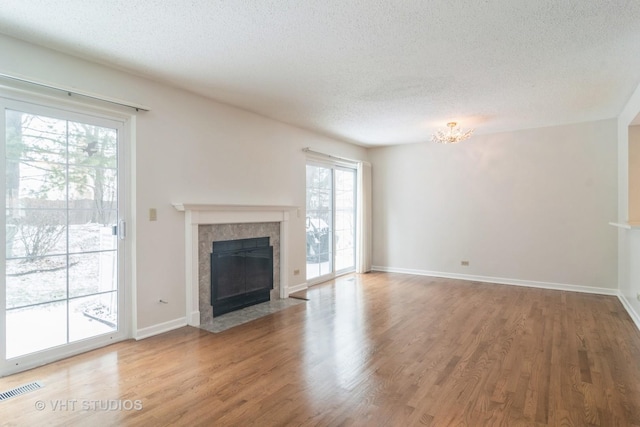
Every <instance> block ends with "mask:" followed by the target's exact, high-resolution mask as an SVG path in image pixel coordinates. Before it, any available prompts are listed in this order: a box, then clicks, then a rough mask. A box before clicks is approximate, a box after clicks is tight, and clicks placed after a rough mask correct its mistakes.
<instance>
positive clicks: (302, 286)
mask: <svg viewBox="0 0 640 427" xmlns="http://www.w3.org/2000/svg"><path fill="white" fill-rule="evenodd" d="M307 289H309V285H307V282H304V283H300V284H299V285H293V286H289V294H293V293H296V292H300V291H305V290H307Z"/></svg>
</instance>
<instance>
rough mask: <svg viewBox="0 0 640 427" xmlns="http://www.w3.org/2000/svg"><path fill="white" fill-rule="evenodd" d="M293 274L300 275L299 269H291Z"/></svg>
mask: <svg viewBox="0 0 640 427" xmlns="http://www.w3.org/2000/svg"><path fill="white" fill-rule="evenodd" d="M293 275H294V276H299V275H300V270H299V269H297V268H296V269H295V270H293Z"/></svg>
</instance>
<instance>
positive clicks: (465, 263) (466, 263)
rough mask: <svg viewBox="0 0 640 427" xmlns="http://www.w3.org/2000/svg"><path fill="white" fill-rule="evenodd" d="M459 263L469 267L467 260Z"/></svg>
mask: <svg viewBox="0 0 640 427" xmlns="http://www.w3.org/2000/svg"><path fill="white" fill-rule="evenodd" d="M460 265H462V266H464V267H469V261H460Z"/></svg>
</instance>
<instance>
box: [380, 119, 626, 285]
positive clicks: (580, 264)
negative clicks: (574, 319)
mask: <svg viewBox="0 0 640 427" xmlns="http://www.w3.org/2000/svg"><path fill="white" fill-rule="evenodd" d="M616 139H617V136H616V121H615V120H614V119H612V120H606V121H598V122H590V123H582V124H576V125H570V126H559V127H550V128H541V129H532V130H524V131H518V132H509V133H500V134H493V135H477V136H474V137H473V138H472V139H470V140H468V141H465V142H463V143H460V144H457V145H438V144H433V143H424V144H415V145H405V146H393V147H386V148H376V149H372V150H370V153H369V154H370V160H371V162H372V164H373V188H374V194H373V205H374V208H373V218H374V220H373V222H374V228H373V254H374V259H373V264H374V265H375V266H376V268H378V269H387V270H408V271H414V272H424V273H437V274H442V275H444V276H450V277H469V278H492V279H501V280H502V281H503V282H511V283H516V284H518V283H519V284H534V285H542V286H546V285H549V286H551V287H565V288H567V286H565V285H570V286H569V288H570V287H571V286H577V287H583V288H585V289H589V288H598V289H600V290H602V289H603V288H605V290H606V289H612V290H611V293H614V292H615V291H614V290H613V289H615V288H616V287H617V264H616V262H617V261H616V257H617V244H616V236H617V230H616V229H615V228H613V227H611V226H609V225H608V222H609V221H613V220H614V219H615V218H616V200H617V170H616V163H617V157H616V156H617V145H616ZM462 260H468V261H469V263H470V265H469V266H468V267H463V266H461V261H462ZM460 275H462V276H460Z"/></svg>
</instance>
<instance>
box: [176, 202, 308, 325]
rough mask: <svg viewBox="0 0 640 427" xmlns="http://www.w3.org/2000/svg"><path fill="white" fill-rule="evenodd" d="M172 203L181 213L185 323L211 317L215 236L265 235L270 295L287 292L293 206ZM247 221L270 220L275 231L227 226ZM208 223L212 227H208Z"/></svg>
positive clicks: (261, 222)
mask: <svg viewBox="0 0 640 427" xmlns="http://www.w3.org/2000/svg"><path fill="white" fill-rule="evenodd" d="M173 206H174V207H175V208H176V210H178V211H180V212H184V213H185V216H184V222H185V235H184V237H185V267H186V268H185V292H186V313H187V319H186V320H187V324H188V325H192V326H199V325H201V324H206V323H208V322H209V321H211V320H212V319H213V312H212V310H211V303H210V300H211V278H210V254H211V243H212V242H214V241H216V240H230V239H243V238H249V237H257V236H265V235H269V236H270V239H271V240H270V243H271V245H273V247H274V248H273V251H274V257H273V258H274V259H273V264H274V265H273V270H274V284H273V288H274V289H273V290H272V291H271V299H278V298H287V296H288V295H289V286H288V271H289V267H288V265H289V263H288V258H289V255H288V254H289V250H288V247H289V234H290V232H289V214H290V212H295V211H296V210H297V209H298V208H297V207H296V206H275V205H271V206H268V205H222V204H202V203H174V204H173ZM251 224H255V225H256V226H257V227H262V226H264V225H266V224H273V226H275V230H274V231H275V232H272V233H263V232H261V233H259V234H258V233H256V234H253V232H251V234H250V235H247V233H245V232H242V233H241V232H240V231H239V230H235V231H233V230H229V229H228V228H229V227H231V226H248V225H251ZM210 227H215V228H216V229H210ZM219 227H222V230H217V228H219ZM261 231H263V230H261ZM219 234H222V235H219Z"/></svg>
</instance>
